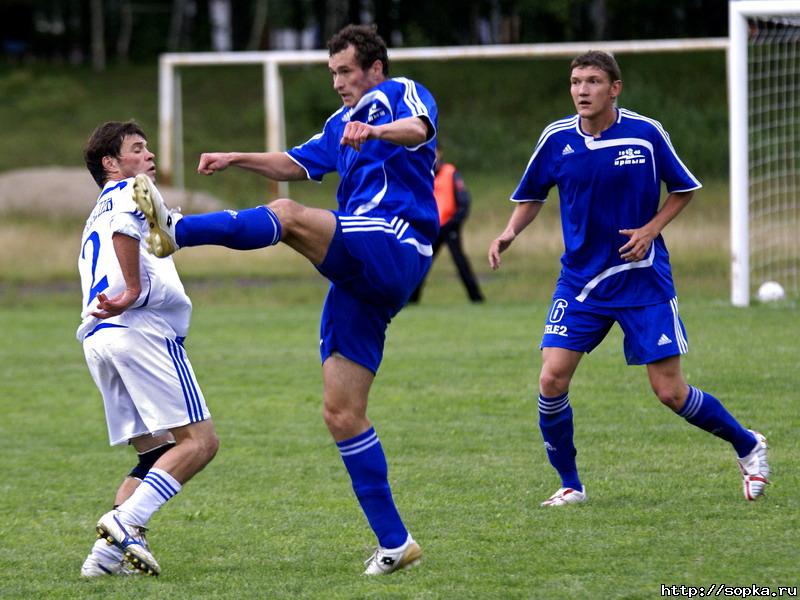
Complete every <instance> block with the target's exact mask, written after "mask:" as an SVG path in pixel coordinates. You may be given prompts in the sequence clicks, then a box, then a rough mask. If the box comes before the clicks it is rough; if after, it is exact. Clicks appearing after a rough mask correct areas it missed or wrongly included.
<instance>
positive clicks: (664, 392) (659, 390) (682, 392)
mask: <svg viewBox="0 0 800 600" xmlns="http://www.w3.org/2000/svg"><path fill="white" fill-rule="evenodd" d="M652 387H653V392H654V393H655V395H656V396H657V397H658V399H659V400H660V401H661V403H662V404H664V405H665V406H667V407H668V408H670V409H672V410H673V411H675V412H678V411H680V410H681V409H682V408H683V405H684V403H685V402H686V396H687V395H688V394H689V390H688V389H687V387H686V385H685V384H681V383H673V382H663V383H652Z"/></svg>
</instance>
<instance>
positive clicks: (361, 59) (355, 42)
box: [328, 25, 389, 77]
mask: <svg viewBox="0 0 800 600" xmlns="http://www.w3.org/2000/svg"><path fill="white" fill-rule="evenodd" d="M348 46H352V47H353V48H355V49H356V60H357V61H358V65H359V66H360V67H361V68H362V69H363V70H365V71H366V70H367V69H369V68H370V67H371V66H372V63H374V62H375V61H376V60H379V61H381V63H382V64H383V75H384V77H385V76H388V75H389V53H388V51H387V50H386V42H384V41H383V38H382V37H381V36H379V35H378V28H377V27H376V26H375V25H347V26H346V27H345V28H344V29H341V30H340V31H339V33H337V34H336V35H334V36H333V37H332V38H331V39H329V40H328V52H329V54H330V55H331V56H333V55H334V54H338V53H339V52H341V51H342V50H345V49H346V48H347V47H348Z"/></svg>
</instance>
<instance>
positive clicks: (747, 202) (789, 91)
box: [729, 0, 800, 306]
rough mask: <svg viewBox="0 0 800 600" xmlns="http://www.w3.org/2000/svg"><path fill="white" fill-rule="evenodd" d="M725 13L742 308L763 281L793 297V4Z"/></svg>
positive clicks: (796, 254)
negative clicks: (728, 25) (728, 29)
mask: <svg viewBox="0 0 800 600" xmlns="http://www.w3.org/2000/svg"><path fill="white" fill-rule="evenodd" d="M730 8H731V47H730V70H731V73H730V78H729V81H730V86H731V89H730V92H731V94H730V95H731V200H732V204H731V226H732V232H731V233H732V239H731V247H732V250H733V289H732V301H733V303H734V304H736V305H739V306H745V305H747V304H748V303H749V301H750V298H751V297H752V296H753V294H754V293H755V292H756V290H757V289H758V288H759V286H761V285H762V284H763V283H765V282H768V281H775V282H777V283H779V284H780V285H781V286H782V287H783V289H784V290H785V292H786V294H787V296H789V297H790V298H794V299H797V297H798V295H799V294H800V2H795V1H786V0H784V1H782V2H746V1H745V2H731V4H730ZM742 38H744V39H742ZM742 76H744V77H745V80H744V81H742ZM743 102H744V105H743V104H742V103H743Z"/></svg>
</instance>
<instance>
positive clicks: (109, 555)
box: [81, 540, 125, 577]
mask: <svg viewBox="0 0 800 600" xmlns="http://www.w3.org/2000/svg"><path fill="white" fill-rule="evenodd" d="M124 562H125V561H124V558H123V556H122V550H120V549H119V548H117V547H116V546H109V545H108V544H107V543H106V541H105V540H97V541H95V543H94V546H92V551H91V552H90V553H89V556H87V557H86V560H85V561H83V566H82V567H81V577H102V576H103V575H118V574H121V572H122V567H123V564H124Z"/></svg>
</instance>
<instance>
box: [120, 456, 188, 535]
mask: <svg viewBox="0 0 800 600" xmlns="http://www.w3.org/2000/svg"><path fill="white" fill-rule="evenodd" d="M180 491H181V484H180V483H178V482H177V481H176V480H175V478H174V477H172V475H170V474H169V473H167V472H166V471H162V470H161V469H156V468H153V469H150V471H149V472H148V473H147V475H145V478H144V479H143V480H142V483H141V484H140V485H139V487H137V488H136V491H135V492H133V494H131V497H130V498H128V499H127V500H125V502H123V503H122V504H120V505H119V508H118V509H117V510H119V512H120V518H121V519H122V522H123V523H126V524H128V525H138V526H140V527H144V526H145V525H147V522H148V521H149V520H150V517H152V516H153V513H154V512H156V511H157V510H158V509H159V508H161V506H162V505H163V504H164V503H165V502H166V501H167V500H169V499H170V498H172V497H173V496H174V495H175V494H177V493H178V492H180Z"/></svg>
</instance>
